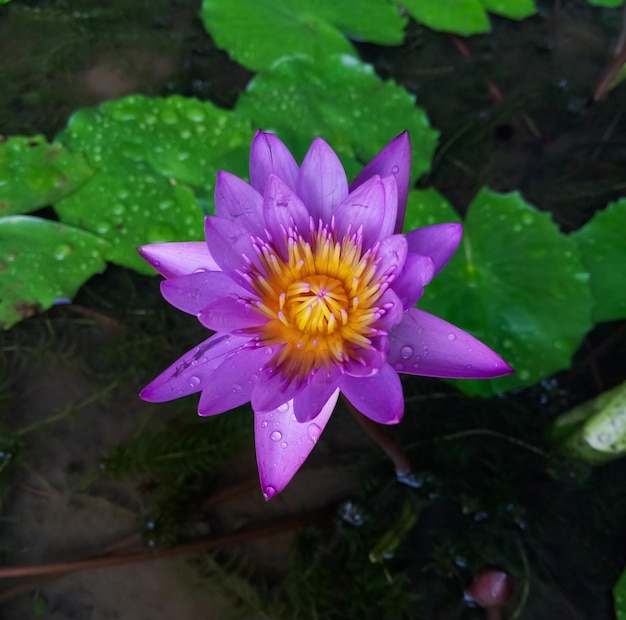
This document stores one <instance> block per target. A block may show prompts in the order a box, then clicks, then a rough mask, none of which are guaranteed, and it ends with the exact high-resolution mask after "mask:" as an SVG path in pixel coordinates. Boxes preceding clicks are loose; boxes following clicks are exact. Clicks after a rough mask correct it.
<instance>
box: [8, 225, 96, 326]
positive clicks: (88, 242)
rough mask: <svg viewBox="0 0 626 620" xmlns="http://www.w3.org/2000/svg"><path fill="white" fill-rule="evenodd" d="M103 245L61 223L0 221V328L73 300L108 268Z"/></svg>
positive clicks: (84, 233) (92, 237) (88, 235)
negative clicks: (96, 274) (92, 277)
mask: <svg viewBox="0 0 626 620" xmlns="http://www.w3.org/2000/svg"><path fill="white" fill-rule="evenodd" d="M106 245H107V244H106V242H105V241H103V240H102V239H99V238H98V237H95V236H94V235H91V234H89V233H87V232H85V231H82V230H78V229H77V228H72V227H70V226H65V225H63V224H60V223H59V222H52V221H50V220H43V219H40V218H37V217H30V216H26V215H12V216H9V217H5V218H2V219H0V326H1V327H2V328H3V329H8V328H9V327H11V325H13V324H14V323H17V322H18V321H21V320H22V319H25V318H27V317H29V316H31V315H33V314H35V313H36V312H39V311H41V310H45V309H47V308H49V307H50V306H52V305H53V304H54V303H55V302H56V301H57V300H59V299H64V298H71V297H73V296H74V294H75V293H76V291H77V290H78V288H79V287H80V286H81V284H83V283H84V282H85V281H87V280H88V279H89V278H90V277H91V276H92V275H94V274H95V273H100V272H101V271H103V270H104V268H105V267H106V263H105V261H104V258H103V253H104V251H105V249H106Z"/></svg>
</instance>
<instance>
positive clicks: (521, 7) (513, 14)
mask: <svg viewBox="0 0 626 620" xmlns="http://www.w3.org/2000/svg"><path fill="white" fill-rule="evenodd" d="M480 1H481V2H482V5H483V6H484V7H485V8H486V9H487V10H488V11H489V12H490V13H495V14H496V15H501V16H502V17H508V18H509V19H526V18H527V17H530V16H531V15H534V14H535V13H536V12H537V7H536V6H535V1H534V0H480Z"/></svg>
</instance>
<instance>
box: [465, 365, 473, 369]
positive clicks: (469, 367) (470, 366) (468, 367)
mask: <svg viewBox="0 0 626 620" xmlns="http://www.w3.org/2000/svg"><path fill="white" fill-rule="evenodd" d="M465 368H467V369H468V370H471V369H472V368H474V367H473V366H472V365H471V364H465Z"/></svg>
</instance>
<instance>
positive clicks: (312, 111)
mask: <svg viewBox="0 0 626 620" xmlns="http://www.w3.org/2000/svg"><path fill="white" fill-rule="evenodd" d="M236 112H238V113H239V114H240V115H242V116H245V117H246V118H249V119H251V121H252V124H253V126H258V127H263V129H265V130H266V131H273V132H276V133H277V134H278V135H279V136H280V137H281V138H282V139H283V140H284V141H285V143H286V144H288V145H289V148H290V149H291V150H292V152H293V153H294V155H296V157H297V158H300V160H301V159H302V157H303V156H304V154H305V152H306V150H307V149H308V147H309V146H310V144H311V141H312V140H313V138H315V137H316V136H321V137H322V138H324V139H325V140H326V141H327V142H328V143H329V144H331V145H332V147H333V149H334V150H335V151H336V152H337V153H338V155H339V156H340V158H341V161H342V162H343V164H344V166H345V168H346V172H347V174H348V176H349V177H350V178H352V177H354V176H356V174H357V173H358V172H359V170H360V169H361V167H362V166H363V164H364V163H365V162H368V161H369V160H370V159H372V157H374V155H376V153H378V151H379V150H380V149H381V148H382V147H383V146H385V144H387V142H389V141H390V140H391V139H392V138H394V137H395V136H396V135H397V134H399V133H401V132H402V131H404V130H405V129H408V130H409V133H410V136H411V140H412V142H413V161H412V167H411V172H412V178H413V180H415V179H416V178H417V177H419V176H420V175H421V174H423V173H424V172H425V171H426V170H428V169H429V168H430V162H431V159H432V155H433V152H434V150H435V146H436V144H437V136H438V132H437V131H436V130H434V129H433V128H432V127H430V125H429V124H428V119H427V117H426V114H425V112H424V111H423V110H422V109H421V108H418V107H417V106H416V105H415V100H414V98H413V97H412V96H411V95H409V94H408V93H407V92H406V91H405V90H404V89H403V88H400V87H399V86H397V85H396V84H394V83H393V81H388V82H381V81H380V80H379V79H378V77H377V76H376V74H375V73H374V70H373V69H372V67H371V66H370V65H366V64H363V63H361V62H360V61H358V60H356V59H355V58H352V57H350V56H331V57H326V58H324V59H323V60H320V61H318V62H314V61H313V60H311V59H308V58H289V59H285V60H283V61H281V62H278V63H276V65H274V67H272V69H271V70H269V71H265V72H263V73H260V74H258V75H257V76H256V77H255V78H254V79H253V80H252V82H251V83H250V85H249V87H248V90H247V92H246V93H244V94H243V95H242V96H241V97H240V98H239V101H238V103H237V107H236Z"/></svg>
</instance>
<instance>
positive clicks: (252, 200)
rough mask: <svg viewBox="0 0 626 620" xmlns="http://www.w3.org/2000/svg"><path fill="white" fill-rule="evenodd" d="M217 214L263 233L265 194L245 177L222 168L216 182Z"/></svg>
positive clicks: (257, 233)
mask: <svg viewBox="0 0 626 620" xmlns="http://www.w3.org/2000/svg"><path fill="white" fill-rule="evenodd" d="M215 215H216V216H217V217H219V218H223V219H225V220H229V221H231V222H234V223H235V224H237V225H239V226H242V227H243V228H245V229H247V230H249V231H251V232H253V233H254V234H255V235H257V236H259V235H262V234H263V229H264V222H263V196H262V195H261V194H259V192H257V191H256V190H255V189H253V188H252V187H250V185H248V184H247V183H246V182H245V181H244V180H243V179H240V178H239V177H236V176H235V175H234V174H230V173H229V172H224V171H223V170H220V171H219V172H218V173H217V180H216V182H215Z"/></svg>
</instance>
